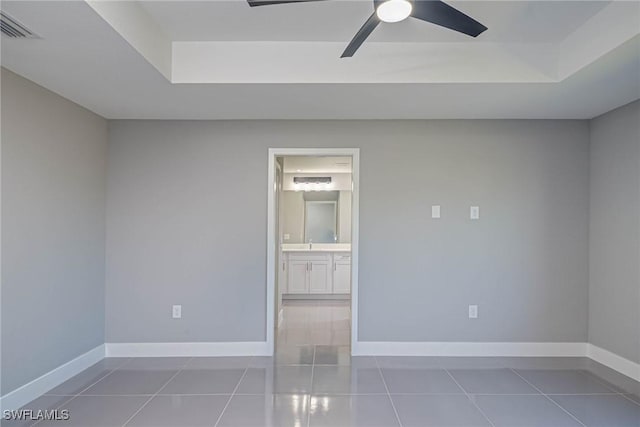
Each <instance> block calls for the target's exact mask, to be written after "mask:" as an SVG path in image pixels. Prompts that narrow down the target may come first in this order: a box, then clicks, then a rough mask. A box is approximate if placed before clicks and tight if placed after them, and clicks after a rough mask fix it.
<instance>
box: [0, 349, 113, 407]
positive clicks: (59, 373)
mask: <svg viewBox="0 0 640 427" xmlns="http://www.w3.org/2000/svg"><path fill="white" fill-rule="evenodd" d="M104 357H105V346H104V344H102V345H99V346H97V347H96V348H94V349H93V350H89V351H88V352H86V353H84V354H82V355H80V356H78V357H76V358H75V359H73V360H71V361H69V362H67V363H65V364H63V365H60V366H58V367H57V368H55V369H53V370H52V371H49V372H47V373H46V374H44V375H42V376H40V377H38V378H36V379H35V380H33V381H31V382H29V383H27V384H25V385H23V386H22V387H18V388H17V389H15V390H13V391H12V392H9V393H7V394H6V395H4V396H2V398H0V410H16V409H19V408H20V407H22V406H24V405H25V404H27V403H29V402H31V401H32V400H33V399H36V398H38V397H40V396H41V395H42V394H44V393H46V392H48V391H49V390H51V389H52V388H54V387H57V386H59V385H60V384H62V383H63V382H65V381H66V380H68V379H69V378H71V377H73V376H74V375H77V374H79V373H80V372H82V371H84V370H85V369H87V368H88V367H90V366H91V365H93V364H95V363H98V362H99V361H101V360H102V359H104Z"/></svg>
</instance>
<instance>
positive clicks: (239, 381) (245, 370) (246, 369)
mask: <svg viewBox="0 0 640 427" xmlns="http://www.w3.org/2000/svg"><path fill="white" fill-rule="evenodd" d="M250 363H251V360H249V363H247V366H246V368H244V372H243V373H242V376H241V377H240V380H238V384H236V386H235V388H234V389H233V391H232V392H231V395H230V396H229V398H228V399H227V403H225V405H224V408H222V411H220V415H219V416H218V419H217V420H216V423H215V424H214V427H217V425H218V424H219V423H220V420H221V419H222V416H223V415H224V411H226V410H227V407H228V406H229V403H231V399H233V396H235V395H236V391H237V390H238V388H239V387H240V383H241V382H242V380H243V379H244V377H245V375H247V371H249V364H250Z"/></svg>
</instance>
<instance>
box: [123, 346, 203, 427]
mask: <svg viewBox="0 0 640 427" xmlns="http://www.w3.org/2000/svg"><path fill="white" fill-rule="evenodd" d="M191 359H193V357H191V358H189V359H188V360H187V361H186V362H185V363H184V365H182V366H181V367H180V369H178V371H177V372H176V373H175V374H173V375H172V376H171V378H169V379H168V380H167V382H165V383H164V384H163V385H162V387H160V389H159V390H158V391H156V392H155V394H154V395H153V396H151V397H150V398H149V399H147V401H146V402H144V403H143V404H142V406H141V407H140V408H139V409H138V410H137V411H136V412H134V414H133V415H131V416H130V417H129V419H128V420H127V421H126V422H125V423H124V424H123V425H122V427H126V425H127V424H129V422H130V421H131V420H132V419H133V418H134V417H135V416H136V415H138V414H139V413H140V411H142V410H143V409H144V407H145V406H147V405H148V404H149V402H151V400H153V398H154V397H156V396H157V395H158V394H160V392H161V391H162V390H163V389H164V388H165V387H166V386H167V384H169V383H170V382H171V380H173V379H174V378H175V377H176V376H177V375H178V374H179V373H180V372H182V371H184V369H185V368H186V367H187V365H188V364H189V362H191Z"/></svg>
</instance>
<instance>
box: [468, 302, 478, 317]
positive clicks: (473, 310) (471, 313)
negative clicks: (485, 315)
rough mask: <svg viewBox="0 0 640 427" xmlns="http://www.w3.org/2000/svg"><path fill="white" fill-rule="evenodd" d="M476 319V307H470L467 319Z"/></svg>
mask: <svg viewBox="0 0 640 427" xmlns="http://www.w3.org/2000/svg"><path fill="white" fill-rule="evenodd" d="M477 318H478V306H477V305H470V306H469V319H477Z"/></svg>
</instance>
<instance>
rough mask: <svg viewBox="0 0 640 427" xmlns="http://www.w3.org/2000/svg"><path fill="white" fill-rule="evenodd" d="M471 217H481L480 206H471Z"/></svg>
mask: <svg viewBox="0 0 640 427" xmlns="http://www.w3.org/2000/svg"><path fill="white" fill-rule="evenodd" d="M469 218H471V219H480V206H471V210H470V211H469Z"/></svg>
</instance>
